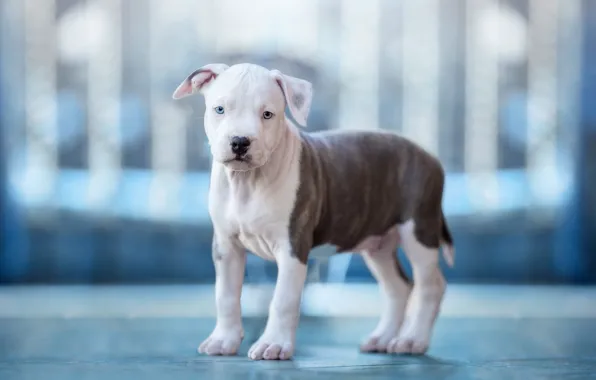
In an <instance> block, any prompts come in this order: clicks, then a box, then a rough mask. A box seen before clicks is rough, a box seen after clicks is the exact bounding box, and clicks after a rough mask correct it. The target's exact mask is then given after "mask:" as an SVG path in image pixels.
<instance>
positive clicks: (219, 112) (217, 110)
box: [214, 106, 224, 115]
mask: <svg viewBox="0 0 596 380" xmlns="http://www.w3.org/2000/svg"><path fill="white" fill-rule="evenodd" d="M214 110H215V113H217V114H220V115H223V113H224V108H223V107H222V106H217V107H215V108H214Z"/></svg>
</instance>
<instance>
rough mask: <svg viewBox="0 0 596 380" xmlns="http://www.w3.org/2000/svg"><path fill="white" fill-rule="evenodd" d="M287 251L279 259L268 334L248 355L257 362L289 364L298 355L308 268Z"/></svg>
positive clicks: (281, 253) (267, 329) (263, 336)
mask: <svg viewBox="0 0 596 380" xmlns="http://www.w3.org/2000/svg"><path fill="white" fill-rule="evenodd" d="M290 252H291V250H290V249H289V248H288V249H284V250H281V251H280V252H279V255H277V257H276V260H277V282H276V284H275V291H274V292H273V299H272V300H271V305H270V307H269V319H268V320H267V326H266V327H265V332H263V335H262V336H261V337H260V338H259V340H258V341H257V342H256V343H255V344H253V345H252V347H251V348H250V350H249V351H248V357H249V358H251V359H253V360H261V359H265V360H277V359H280V360H287V359H290V358H291V357H292V355H293V353H294V346H295V344H296V329H297V328H298V321H299V319H300V300H301V298H302V290H303V289H304V282H305V281H306V264H303V263H301V262H300V261H299V260H298V259H297V258H296V257H294V256H292V255H291V254H290Z"/></svg>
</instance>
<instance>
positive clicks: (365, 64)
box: [337, 0, 381, 129]
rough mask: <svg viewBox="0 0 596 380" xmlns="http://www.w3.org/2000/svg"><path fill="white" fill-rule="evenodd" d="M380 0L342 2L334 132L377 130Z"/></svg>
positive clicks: (346, 0)
mask: <svg viewBox="0 0 596 380" xmlns="http://www.w3.org/2000/svg"><path fill="white" fill-rule="evenodd" d="M380 19H381V2H380V0H369V1H367V2H363V1H360V0H345V1H342V2H341V33H340V67H339V80H340V86H341V92H340V100H339V115H338V125H337V128H340V129H377V128H378V127H379V115H378V113H379V112H378V101H379V80H380V77H379V48H380V46H379V42H380V30H381V24H380Z"/></svg>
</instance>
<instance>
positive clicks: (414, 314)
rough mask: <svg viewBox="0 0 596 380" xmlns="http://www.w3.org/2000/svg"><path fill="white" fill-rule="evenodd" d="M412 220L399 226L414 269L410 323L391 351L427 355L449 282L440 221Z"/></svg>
mask: <svg viewBox="0 0 596 380" xmlns="http://www.w3.org/2000/svg"><path fill="white" fill-rule="evenodd" d="M416 222H417V223H418V225H416V223H415V222H414V220H408V221H407V222H405V223H404V224H401V225H400V226H399V234H400V238H401V245H402V247H403V248H404V251H405V253H406V256H407V257H408V260H409V261H410V264H411V266H412V272H413V275H414V287H413V289H412V293H411V295H410V298H409V300H408V306H407V309H406V321H405V323H404V326H403V327H402V329H401V331H400V333H399V336H398V337H397V338H395V339H393V340H392V341H391V342H390V343H389V346H388V349H387V350H388V351H390V352H396V353H408V354H423V353H425V352H426V350H427V349H428V345H429V342H430V338H431V334H432V330H433V327H434V324H435V320H436V318H437V315H438V314H439V309H440V306H441V302H442V299H443V294H444V293H445V278H444V277H443V274H442V273H441V269H440V268H439V237H440V218H436V222H435V218H430V219H428V220H417V221H416Z"/></svg>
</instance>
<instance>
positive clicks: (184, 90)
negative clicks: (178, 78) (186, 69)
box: [172, 63, 229, 99]
mask: <svg viewBox="0 0 596 380" xmlns="http://www.w3.org/2000/svg"><path fill="white" fill-rule="evenodd" d="M228 67H229V66H228V65H225V64H223V63H211V64H209V65H205V66H203V67H201V68H200V69H197V70H195V71H193V72H192V73H191V74H190V75H189V76H188V77H187V78H186V79H185V80H184V81H183V82H182V83H180V86H178V88H177V89H176V91H174V94H173V95H172V98H174V99H181V98H184V97H186V96H189V95H194V94H196V93H197V92H202V91H203V90H204V89H205V86H206V85H207V84H209V83H210V82H212V81H213V80H214V79H215V78H217V76H218V75H219V74H221V73H223V72H224V71H226V70H227V69H228Z"/></svg>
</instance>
